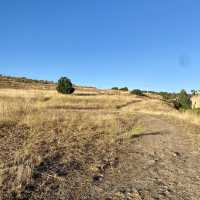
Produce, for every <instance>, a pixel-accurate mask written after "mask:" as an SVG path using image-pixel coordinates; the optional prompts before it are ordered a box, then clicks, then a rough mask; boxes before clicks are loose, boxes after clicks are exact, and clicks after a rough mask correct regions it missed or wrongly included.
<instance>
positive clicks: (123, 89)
mask: <svg viewBox="0 0 200 200" xmlns="http://www.w3.org/2000/svg"><path fill="white" fill-rule="evenodd" d="M120 90H122V91H128V88H127V87H123V88H120Z"/></svg>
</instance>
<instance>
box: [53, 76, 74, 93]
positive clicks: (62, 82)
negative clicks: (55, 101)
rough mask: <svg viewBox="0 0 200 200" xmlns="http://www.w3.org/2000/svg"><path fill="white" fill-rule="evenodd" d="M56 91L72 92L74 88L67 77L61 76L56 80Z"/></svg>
mask: <svg viewBox="0 0 200 200" xmlns="http://www.w3.org/2000/svg"><path fill="white" fill-rule="evenodd" d="M56 89H57V91H58V92H59V93H62V94H72V93H73V92H74V91H75V89H74V88H73V85H72V82H71V80H70V79H68V78H67V77H61V78H60V79H59V80H58V86H57V88H56Z"/></svg>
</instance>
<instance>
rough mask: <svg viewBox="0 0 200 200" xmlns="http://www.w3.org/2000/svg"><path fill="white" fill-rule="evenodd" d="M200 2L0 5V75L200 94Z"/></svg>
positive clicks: (9, 1)
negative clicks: (190, 91) (199, 89)
mask: <svg viewBox="0 0 200 200" xmlns="http://www.w3.org/2000/svg"><path fill="white" fill-rule="evenodd" d="M199 19H200V1H199V0H0V74H6V75H15V76H27V77H31V78H37V79H47V80H57V79H58V78H59V77H60V76H68V77H69V78H71V79H72V80H73V82H74V83H76V84H81V85H89V86H96V87H99V88H110V87H112V86H119V87H120V86H128V87H129V88H140V89H151V90H167V91H178V90H180V89H182V88H185V89H187V90H190V89H194V88H195V89H198V88H200V79H199V74H200V20H199Z"/></svg>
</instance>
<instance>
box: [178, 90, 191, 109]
mask: <svg viewBox="0 0 200 200" xmlns="http://www.w3.org/2000/svg"><path fill="white" fill-rule="evenodd" d="M177 105H179V107H180V108H182V109H190V108H191V105H192V102H191V100H190V95H188V94H187V92H186V91H185V90H181V92H180V93H179V95H178V98H177Z"/></svg>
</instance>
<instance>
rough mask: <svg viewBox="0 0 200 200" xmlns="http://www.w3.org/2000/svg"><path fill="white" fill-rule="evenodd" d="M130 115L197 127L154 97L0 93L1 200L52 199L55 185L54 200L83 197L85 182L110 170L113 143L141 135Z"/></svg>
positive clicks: (97, 92) (95, 92)
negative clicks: (171, 119) (159, 117)
mask: <svg viewBox="0 0 200 200" xmlns="http://www.w3.org/2000/svg"><path fill="white" fill-rule="evenodd" d="M136 113H148V114H151V115H165V116H169V117H175V118H178V119H182V120H187V121H189V122H192V123H197V124H198V123H199V122H200V120H199V117H198V116H197V115H196V114H194V113H190V112H185V113H181V112H178V111H175V110H174V108H173V107H172V106H170V105H168V104H166V102H163V101H161V100H160V99H159V97H154V96H150V97H148V96H147V97H137V96H134V95H129V94H128V93H123V92H120V93H117V94H116V93H115V92H113V91H102V90H101V91H100V90H96V89H80V90H78V91H76V93H75V94H73V95H61V94H58V93H57V92H56V91H54V90H23V89H17V90H16V89H1V90H0V135H1V137H0V142H1V145H0V150H1V153H0V187H3V190H2V191H1V192H3V193H0V195H2V199H9V198H14V197H13V196H12V195H14V196H15V198H16V199H17V198H18V199H20V198H21V199H23V197H24V198H25V197H27V195H29V193H31V195H32V197H34V198H35V199H47V197H50V196H51V197H52V198H55V199H57V197H58V196H54V195H56V194H54V192H53V191H54V190H51V189H50V187H52V185H51V184H53V186H54V187H55V186H56V185H59V192H60V194H59V195H61V193H63V195H69V194H70V195H72V197H73V198H72V199H81V197H80V195H85V196H87V195H88V194H89V191H88V190H89V189H90V188H91V184H92V183H91V180H90V179H88V177H95V176H97V175H98V173H99V170H100V169H101V170H102V169H104V167H105V166H107V165H109V166H110V167H113V166H114V165H115V162H116V160H117V152H118V151H119V149H120V145H119V144H120V143H121V142H122V141H124V140H127V139H128V138H131V137H132V136H133V135H135V134H140V133H142V132H143V131H144V127H143V126H142V124H140V122H138V119H137V116H136ZM66 171H67V172H66ZM65 173H67V175H66V174H65ZM49 182H50V183H51V184H50V186H49ZM32 185H34V187H36V189H33V188H32V187H33V186H32ZM59 197H60V196H59ZM34 198H33V199H34ZM68 198H69V199H70V196H69V197H68ZM88 198H89V197H88ZM30 199H31V197H30Z"/></svg>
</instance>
